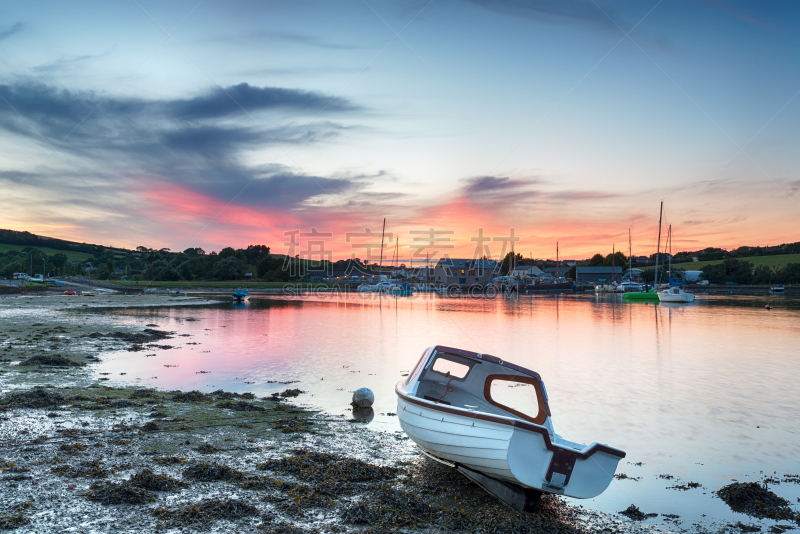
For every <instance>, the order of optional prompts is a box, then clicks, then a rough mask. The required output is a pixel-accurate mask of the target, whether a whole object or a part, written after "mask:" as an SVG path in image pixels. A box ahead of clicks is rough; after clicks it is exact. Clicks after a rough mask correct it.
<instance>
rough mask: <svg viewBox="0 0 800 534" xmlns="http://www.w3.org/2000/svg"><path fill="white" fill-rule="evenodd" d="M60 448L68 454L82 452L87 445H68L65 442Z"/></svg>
mask: <svg viewBox="0 0 800 534" xmlns="http://www.w3.org/2000/svg"><path fill="white" fill-rule="evenodd" d="M58 450H59V451H61V452H64V453H67V454H80V453H81V452H83V451H85V450H86V445H84V444H83V443H73V444H72V445H67V444H66V443H65V444H63V445H61V446H60V447H59V448H58Z"/></svg>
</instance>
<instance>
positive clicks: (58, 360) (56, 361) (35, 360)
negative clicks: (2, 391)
mask: <svg viewBox="0 0 800 534" xmlns="http://www.w3.org/2000/svg"><path fill="white" fill-rule="evenodd" d="M19 364H20V365H21V366H31V365H47V366H50V367H82V366H84V365H86V364H85V363H81V362H73V361H72V360H68V359H67V358H65V357H63V356H61V355H60V354H53V355H49V354H38V355H36V356H31V357H30V358H26V359H24V360H22V361H21V362H19Z"/></svg>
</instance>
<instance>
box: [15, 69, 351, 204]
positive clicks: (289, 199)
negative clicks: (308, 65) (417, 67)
mask: <svg viewBox="0 0 800 534" xmlns="http://www.w3.org/2000/svg"><path fill="white" fill-rule="evenodd" d="M234 100H235V102H234ZM3 101H5V102H3ZM6 103H7V104H8V105H6ZM240 106H241V107H240ZM242 108H244V109H245V110H246V111H247V114H245V113H244V112H243V111H242ZM356 109H357V107H356V106H354V105H352V104H351V103H350V102H348V101H346V100H344V99H340V98H331V97H329V96H326V95H322V94H320V93H312V92H308V91H300V90H294V89H283V88H274V87H254V86H250V85H248V84H239V85H235V86H230V87H226V88H219V89H214V90H210V91H207V92H205V93H203V94H201V95H199V96H196V97H192V98H183V99H172V100H165V99H162V100H145V99H141V98H130V97H116V96H112V97H105V96H103V95H101V94H98V93H95V92H90V91H83V92H81V91H68V90H63V89H56V88H53V87H50V86H47V85H43V84H16V85H0V130H5V131H7V132H10V133H12V134H16V135H17V136H26V137H28V138H30V139H33V140H35V141H42V138H44V139H45V141H46V142H45V144H46V145H47V147H48V148H50V147H54V146H58V147H59V152H62V153H67V154H69V155H72V156H76V157H78V158H82V163H81V164H78V167H79V168H80V172H81V174H83V175H87V176H88V175H90V176H92V177H95V178H97V179H98V180H103V179H105V180H108V181H109V182H110V183H117V182H118V181H119V180H120V179H123V178H124V177H137V178H140V177H142V176H144V177H147V178H150V179H154V180H157V181H160V182H165V183H169V184H171V185H174V186H178V187H181V188H184V189H187V190H191V191H194V192H197V193H200V194H204V195H208V196H210V197H213V198H216V199H218V200H221V201H224V202H228V201H230V200H232V199H233V198H236V199H237V200H236V202H237V204H243V205H249V206H253V207H265V206H276V207H282V208H286V209H292V208H295V207H299V206H300V205H302V204H303V203H304V202H306V201H308V200H309V199H312V198H315V197H320V196H325V195H335V194H341V193H344V192H346V191H349V190H352V189H353V188H354V187H355V184H356V183H359V184H364V183H365V182H364V180H363V179H361V178H352V179H351V178H348V177H341V178H329V177H322V176H313V175H306V174H304V173H302V172H301V171H292V170H289V169H288V168H286V167H282V166H275V165H250V164H247V163H245V158H244V157H243V154H244V152H246V151H248V150H256V149H259V148H265V147H269V146H274V145H276V144H277V145H280V146H286V145H291V144H309V143H315V142H320V141H322V140H325V139H329V138H333V137H336V136H337V135H339V134H340V132H342V131H343V130H344V129H346V128H347V127H346V126H344V125H342V124H339V123H337V122H331V121H322V122H314V123H313V124H308V125H303V124H300V122H301V121H299V120H298V119H299V118H301V117H302V116H303V114H304V113H305V114H306V115H310V116H314V117H316V116H317V115H319V114H321V113H322V112H326V113H327V112H331V113H340V114H341V113H342V112H344V111H353V110H356ZM273 110H284V111H285V110H291V111H292V113H290V114H289V115H290V117H289V118H285V115H287V114H286V113H281V114H278V115H279V116H280V117H284V118H278V117H275V116H274V115H275V114H271V115H268V116H265V115H264V114H263V113H261V112H263V111H273ZM65 174H67V175H69V174H73V173H72V172H71V169H67V170H65ZM8 178H11V176H8ZM72 179H73V177H69V176H67V177H63V175H62V179H61V182H62V183H63V184H66V182H67V181H69V180H72ZM51 185H52V187H54V188H57V187H58V186H59V181H58V179H57V178H55V177H53V183H52V184H51ZM65 186H66V185H65Z"/></svg>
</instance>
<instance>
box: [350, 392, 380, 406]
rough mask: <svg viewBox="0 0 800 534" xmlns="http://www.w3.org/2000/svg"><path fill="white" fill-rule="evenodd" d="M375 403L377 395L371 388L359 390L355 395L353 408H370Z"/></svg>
mask: <svg viewBox="0 0 800 534" xmlns="http://www.w3.org/2000/svg"><path fill="white" fill-rule="evenodd" d="M373 402H375V395H374V394H373V393H372V390H370V389H369V388H359V389H357V390H355V392H354V393H353V403H352V404H353V406H356V407H358V408H369V407H371V406H372V403H373Z"/></svg>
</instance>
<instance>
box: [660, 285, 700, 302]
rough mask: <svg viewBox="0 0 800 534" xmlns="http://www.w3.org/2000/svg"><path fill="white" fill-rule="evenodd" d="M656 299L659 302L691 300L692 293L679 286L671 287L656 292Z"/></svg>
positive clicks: (692, 298)
mask: <svg viewBox="0 0 800 534" xmlns="http://www.w3.org/2000/svg"><path fill="white" fill-rule="evenodd" d="M658 300H660V301H661V302H686V303H689V302H692V301H693V300H694V295H692V294H691V293H687V292H686V291H684V290H683V289H681V288H680V287H671V288H669V289H665V290H663V291H659V292H658Z"/></svg>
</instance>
